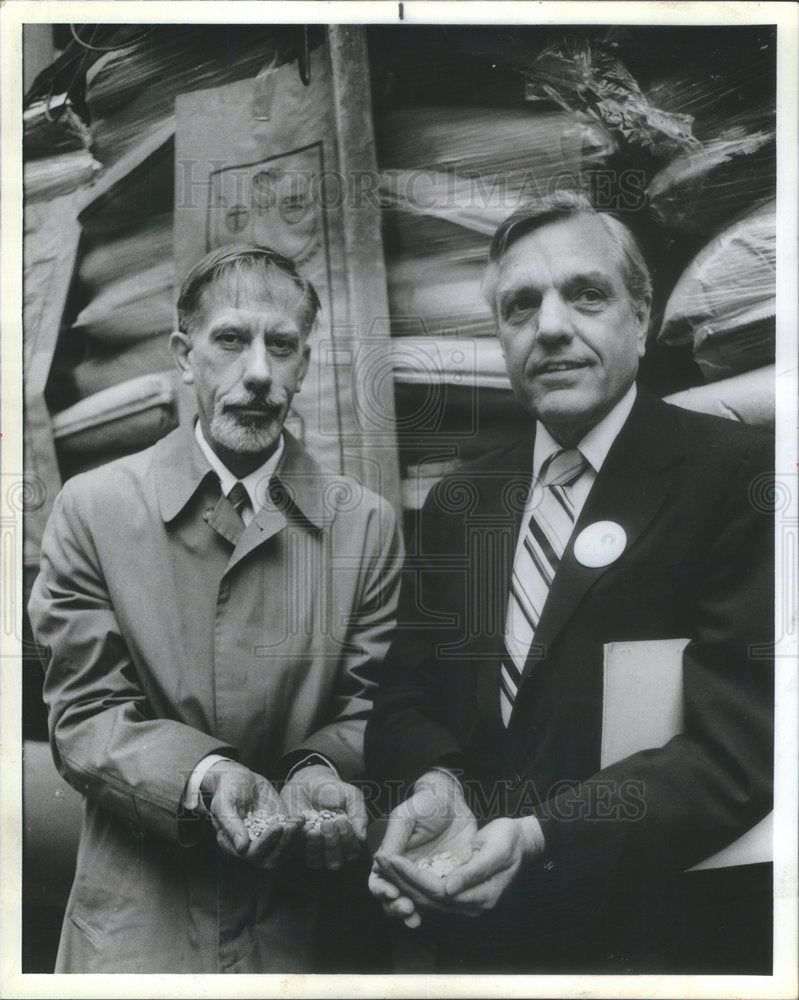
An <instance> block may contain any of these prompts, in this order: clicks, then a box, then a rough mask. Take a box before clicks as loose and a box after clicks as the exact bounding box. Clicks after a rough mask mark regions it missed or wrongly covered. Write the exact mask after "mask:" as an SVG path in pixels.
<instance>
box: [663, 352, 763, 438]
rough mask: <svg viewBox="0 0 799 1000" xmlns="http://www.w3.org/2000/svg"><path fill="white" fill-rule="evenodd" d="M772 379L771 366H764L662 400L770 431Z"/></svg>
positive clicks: (685, 390)
mask: <svg viewBox="0 0 799 1000" xmlns="http://www.w3.org/2000/svg"><path fill="white" fill-rule="evenodd" d="M774 377H775V369H774V365H766V366H765V367H764V368H757V369H756V370H755V371H750V372H743V374H741V375H733V376H732V377H731V378H725V379H722V381H721V382H713V383H712V384H711V385H698V386H694V387H693V388H691V389H684V390H683V391H682V392H675V393H674V394H673V395H671V396H666V402H667V403H675V404H676V405H677V406H682V407H684V408H685V409H686V410H695V411H696V412H698V413H711V414H713V415H715V416H717V417H727V418H729V419H730V420H740V421H741V422H742V423H745V424H754V425H755V426H757V427H764V428H766V429H768V430H774V385H775V381H774Z"/></svg>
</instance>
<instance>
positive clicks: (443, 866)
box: [416, 851, 466, 878]
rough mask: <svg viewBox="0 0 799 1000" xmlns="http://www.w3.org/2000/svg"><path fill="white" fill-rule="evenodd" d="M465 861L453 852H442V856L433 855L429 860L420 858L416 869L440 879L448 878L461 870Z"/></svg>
mask: <svg viewBox="0 0 799 1000" xmlns="http://www.w3.org/2000/svg"><path fill="white" fill-rule="evenodd" d="M464 860H466V859H461V858H459V857H457V855H455V854H453V853H452V851H442V852H441V853H440V854H432V855H431V856H430V857H429V858H420V859H419V860H418V861H417V862H416V867H417V868H419V869H420V870H421V871H423V872H430V873H431V874H432V875H437V876H438V877H439V878H446V877H447V876H448V875H451V874H452V873H453V872H454V871H455V869H456V868H459V867H460V866H461V865H462V864H463V863H464Z"/></svg>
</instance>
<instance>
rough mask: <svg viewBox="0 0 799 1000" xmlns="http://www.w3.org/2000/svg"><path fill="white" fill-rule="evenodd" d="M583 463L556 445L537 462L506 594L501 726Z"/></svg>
mask: <svg viewBox="0 0 799 1000" xmlns="http://www.w3.org/2000/svg"><path fill="white" fill-rule="evenodd" d="M586 464H587V463H586V460H585V458H584V457H583V456H582V455H581V454H580V452H579V451H578V450H577V449H576V448H573V449H571V450H569V451H566V450H562V451H556V452H555V453H554V454H553V455H551V456H550V457H549V458H548V459H547V460H546V462H544V464H543V465H542V466H541V473H540V475H539V477H538V482H537V483H536V489H538V490H539V491H540V497H539V498H538V502H537V503H536V504H535V506H534V507H533V512H532V515H531V517H530V521H529V523H528V524H527V527H526V528H525V533H524V539H523V544H520V545H519V547H518V549H517V551H516V557H515V559H514V561H513V573H512V576H511V587H510V594H509V596H508V613H507V616H506V619H505V651H506V656H505V657H504V659H503V661H502V667H501V670H500V681H499V684H500V708H501V710H502V721H503V722H504V723H505V725H506V726H507V725H508V723H509V722H510V716H511V711H512V710H513V703H514V701H515V699H516V692H517V691H518V688H519V684H520V683H521V679H522V671H523V670H524V664H525V662H526V660H527V654H528V653H529V652H530V646H531V645H532V642H533V636H534V635H535V630H536V628H537V627H538V623H539V621H540V620H541V612H542V611H543V608H544V602H545V601H546V599H547V595H548V593H549V588H550V587H551V586H552V581H553V579H554V578H555V573H556V572H557V569H558V564H559V563H560V559H561V556H562V555H563V550H564V549H565V548H566V543H567V542H568V541H569V536H570V535H571V533H572V529H573V528H574V521H575V515H574V506H573V504H572V501H571V498H570V496H569V494H568V493H567V488H568V487H569V486H572V485H573V484H574V483H575V482H576V481H577V480H578V479H579V478H580V476H581V475H582V473H583V471H584V470H585V468H586Z"/></svg>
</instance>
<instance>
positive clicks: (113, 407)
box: [53, 372, 178, 460]
mask: <svg viewBox="0 0 799 1000" xmlns="http://www.w3.org/2000/svg"><path fill="white" fill-rule="evenodd" d="M177 423H178V419H177V400H176V393H175V375H174V374H173V373H172V372H160V373H156V374H153V375H143V376H140V377H138V378H134V379H130V380H129V381H126V382H121V383H120V384H119V385H114V386H111V387H110V388H108V389H104V390H102V391H101V392H98V393H95V394H94V395H93V396H90V397H88V398H87V399H82V400H81V401H80V402H79V403H75V405H74V406H70V407H69V409H67V410H63V411H62V412H61V413H57V414H55V416H54V417H53V438H54V440H55V443H56V449H57V451H58V453H59V456H60V457H62V458H63V457H69V458H70V459H73V460H74V459H76V458H78V457H81V456H105V457H106V460H108V459H109V458H111V457H114V456H115V455H122V454H127V453H129V452H132V451H138V450H140V449H142V448H147V447H148V446H149V445H151V444H154V443H155V442H156V441H158V440H159V439H160V438H162V437H164V435H165V434H168V433H169V431H171V430H173V429H174V428H175V427H177Z"/></svg>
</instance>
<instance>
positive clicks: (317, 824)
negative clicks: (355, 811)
mask: <svg viewBox="0 0 799 1000" xmlns="http://www.w3.org/2000/svg"><path fill="white" fill-rule="evenodd" d="M343 815H344V810H343V809H335V810H334V809H319V810H317V809H303V812H302V818H303V819H304V820H305V829H306V830H309V831H310V832H311V833H316V832H317V831H318V830H321V829H322V823H324V821H325V820H327V819H337V818H338V817H339V816H343Z"/></svg>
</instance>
